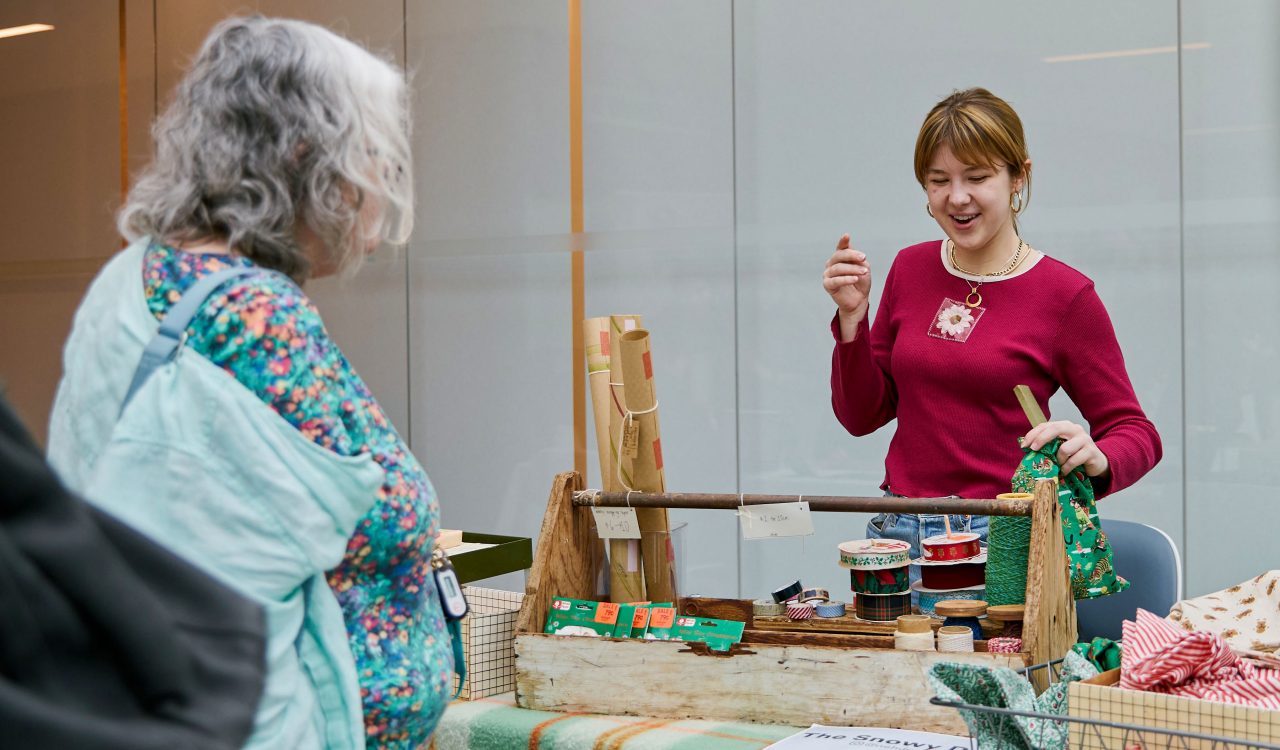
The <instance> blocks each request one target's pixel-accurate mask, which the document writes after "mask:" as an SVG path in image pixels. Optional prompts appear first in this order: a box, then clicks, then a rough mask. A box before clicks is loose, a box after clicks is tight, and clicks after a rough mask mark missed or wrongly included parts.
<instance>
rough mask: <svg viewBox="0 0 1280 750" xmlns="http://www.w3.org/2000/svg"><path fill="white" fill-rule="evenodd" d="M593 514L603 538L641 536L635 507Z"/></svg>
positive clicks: (598, 509) (612, 509)
mask: <svg viewBox="0 0 1280 750" xmlns="http://www.w3.org/2000/svg"><path fill="white" fill-rule="evenodd" d="M591 515H593V516H595V519H596V533H597V534H598V535H599V536H600V538H601V539H639V538H640V522H639V521H637V520H636V510H635V508H592V509H591ZM809 533H813V532H812V530H811V531H810V532H809Z"/></svg>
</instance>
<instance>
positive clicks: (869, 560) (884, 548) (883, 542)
mask: <svg viewBox="0 0 1280 750" xmlns="http://www.w3.org/2000/svg"><path fill="white" fill-rule="evenodd" d="M839 546H840V567H842V568H849V569H851V570H880V569H881V568H901V567H902V566H904V565H910V564H911V545H910V544H907V543H906V542H903V541H899V540H897V539H854V540H852V541H848V542H841V543H840V545H839Z"/></svg>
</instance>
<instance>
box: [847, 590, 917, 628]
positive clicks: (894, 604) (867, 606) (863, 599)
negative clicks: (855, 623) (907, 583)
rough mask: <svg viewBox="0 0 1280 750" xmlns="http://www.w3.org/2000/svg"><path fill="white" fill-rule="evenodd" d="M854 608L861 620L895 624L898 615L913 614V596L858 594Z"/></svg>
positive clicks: (854, 601)
mask: <svg viewBox="0 0 1280 750" xmlns="http://www.w3.org/2000/svg"><path fill="white" fill-rule="evenodd" d="M853 606H854V612H855V613H856V614H857V615H858V619H860V620H871V621H873V622H893V621H894V620H896V619H897V618H898V615H906V614H911V594H909V593H907V594H884V595H881V596H876V595H874V594H858V596H857V598H855V599H854V600H853Z"/></svg>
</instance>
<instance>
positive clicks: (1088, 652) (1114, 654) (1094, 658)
mask: <svg viewBox="0 0 1280 750" xmlns="http://www.w3.org/2000/svg"><path fill="white" fill-rule="evenodd" d="M990 647H991V644H990V643H988V644H987V648H988V650H989V649H990ZM1071 650H1072V651H1074V652H1076V653H1077V654H1080V655H1081V656H1083V657H1084V658H1086V659H1088V660H1089V663H1090V664H1092V665H1093V666H1095V667H1097V668H1098V671H1099V672H1109V671H1111V670H1113V669H1115V668H1116V667H1118V666H1120V644H1119V643H1116V642H1115V641H1113V640H1111V639H1110V638H1094V639H1093V640H1092V641H1091V642H1089V643H1077V644H1076V645H1074V646H1072V647H1071Z"/></svg>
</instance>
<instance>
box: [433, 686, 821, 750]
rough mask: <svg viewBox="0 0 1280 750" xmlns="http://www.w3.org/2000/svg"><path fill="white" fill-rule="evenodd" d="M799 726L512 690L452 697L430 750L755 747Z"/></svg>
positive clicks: (704, 749)
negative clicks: (616, 709)
mask: <svg viewBox="0 0 1280 750" xmlns="http://www.w3.org/2000/svg"><path fill="white" fill-rule="evenodd" d="M798 731H800V730H799V728H798V727H783V726H771V725H765V724H743V723H736V722H715V721H693V720H684V721H679V720H675V719H648V718H643V717H638V716H602V715H598V714H577V713H565V714H561V713H553V712H550V711H530V710H527V709H523V708H516V706H515V694H514V693H507V694H505V695H499V696H495V697H493V698H482V699H480V700H474V701H455V702H453V703H452V704H450V705H449V708H448V709H447V710H446V711H445V712H444V717H443V718H442V719H441V720H440V724H439V725H438V726H437V727H436V732H435V736H434V737H433V738H432V740H431V744H430V750H465V749H466V748H472V749H473V750H514V749H517V748H529V750H695V749H696V750H759V749H760V748H764V747H768V746H769V745H771V744H773V743H774V742H777V741H778V740H780V739H782V738H784V737H789V736H791V735H793V734H795V733H796V732H798Z"/></svg>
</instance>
